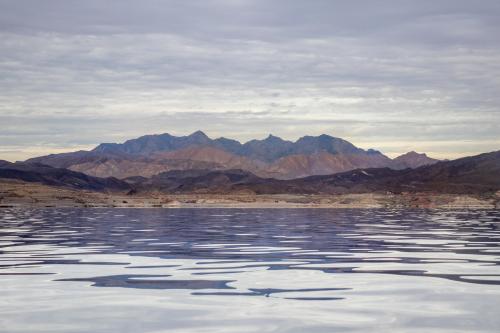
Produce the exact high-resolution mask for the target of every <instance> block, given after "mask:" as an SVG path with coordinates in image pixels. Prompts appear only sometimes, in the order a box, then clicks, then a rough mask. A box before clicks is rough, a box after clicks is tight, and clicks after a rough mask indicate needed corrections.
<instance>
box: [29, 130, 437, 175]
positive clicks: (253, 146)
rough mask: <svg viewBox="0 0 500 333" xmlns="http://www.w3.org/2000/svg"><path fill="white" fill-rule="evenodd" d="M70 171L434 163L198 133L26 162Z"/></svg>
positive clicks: (334, 146) (321, 170)
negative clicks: (213, 137)
mask: <svg viewBox="0 0 500 333" xmlns="http://www.w3.org/2000/svg"><path fill="white" fill-rule="evenodd" d="M26 162H28V163H42V164H46V165H50V166H53V167H57V168H68V169H71V170H74V171H79V172H83V173H86V174H88V175H91V176H95V177H116V178H120V179H123V178H128V177H133V176H141V177H151V176H153V175H156V174H160V173H162V172H168V171H171V170H193V169H208V170H214V171H215V170H231V169H242V170H246V171H249V172H251V173H254V174H255V175H257V176H260V177H264V178H270V177H272V178H277V179H294V178H298V177H306V176H311V175H328V174H333V173H339V172H346V171H349V170H354V169H359V168H380V167H388V168H393V169H405V168H415V167H419V166H422V165H427V164H432V163H435V162H437V160H434V159H431V158H428V157H427V156H426V155H425V154H417V153H414V152H411V153H408V154H406V155H403V156H400V157H398V158H396V159H394V160H391V159H390V158H388V157H387V156H385V155H383V154H382V153H380V152H379V151H376V150H372V149H368V150H364V149H361V148H358V147H356V146H354V145H353V144H352V143H350V142H348V141H345V140H343V139H340V138H335V137H332V136H329V135H325V134H323V135H320V136H304V137H302V138H300V139H298V140H297V141H295V142H292V141H287V140H283V139H281V138H279V137H276V136H273V135H269V136H268V137H267V138H265V139H263V140H250V141H248V142H246V143H243V144H242V143H240V142H238V141H236V140H232V139H227V138H218V139H211V138H209V137H208V136H206V135H205V133H203V132H201V131H197V132H194V133H192V134H191V135H188V136H180V137H178V136H173V135H170V134H167V133H165V134H159V135H146V136H142V137H140V138H137V139H132V140H128V141H125V142H124V143H120V144H119V143H103V144H100V145H98V146H97V147H96V148H95V149H93V150H92V151H77V152H73V153H64V154H53V155H48V156H41V157H37V158H33V159H30V160H27V161H26Z"/></svg>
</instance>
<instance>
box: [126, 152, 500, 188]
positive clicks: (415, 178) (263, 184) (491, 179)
mask: <svg viewBox="0 0 500 333" xmlns="http://www.w3.org/2000/svg"><path fill="white" fill-rule="evenodd" d="M133 183H134V185H133V186H134V187H135V188H136V189H138V190H139V191H145V192H147V191H152V190H158V191H164V192H167V193H220V194H230V193H241V192H247V193H256V194H283V193H290V194H292V193H293V194H299V193H300V194H344V193H371V192H392V193H401V192H433V193H457V194H460V193H464V194H481V195H486V194H488V193H489V194H492V193H495V192H496V191H499V190H500V151H497V152H492V153H486V154H481V155H477V156H472V157H466V158H461V159H457V160H454V161H444V162H439V163H436V164H433V165H427V166H422V167H419V168H417V169H404V170H394V169H389V168H368V169H358V170H353V171H348V172H344V173H338V174H333V175H327V176H310V177H305V178H300V179H293V180H277V179H264V178H261V177H258V176H256V175H254V174H252V173H250V172H248V171H244V170H219V171H213V170H190V171H174V172H166V173H161V174H159V175H156V176H153V177H151V178H149V179H138V180H137V179H136V181H133Z"/></svg>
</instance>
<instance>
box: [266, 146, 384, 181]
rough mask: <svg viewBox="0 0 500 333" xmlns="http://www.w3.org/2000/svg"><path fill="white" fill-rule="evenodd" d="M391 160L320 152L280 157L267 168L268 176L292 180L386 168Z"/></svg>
mask: <svg viewBox="0 0 500 333" xmlns="http://www.w3.org/2000/svg"><path fill="white" fill-rule="evenodd" d="M390 163H391V160H390V159H389V158H387V157H386V156H384V155H381V154H373V155H358V154H335V155H334V154H330V153H326V152H320V153H316V154H311V155H291V156H287V157H282V158H280V159H279V160H278V161H276V162H274V163H273V164H271V165H270V166H269V167H268V168H267V170H266V171H267V174H268V175H269V176H272V177H275V178H278V179H293V178H300V177H307V176H311V175H329V174H333V173H338V172H345V171H349V170H354V169H359V168H377V167H386V166H387V165H388V164H390Z"/></svg>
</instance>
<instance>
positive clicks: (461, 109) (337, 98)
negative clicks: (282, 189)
mask: <svg viewBox="0 0 500 333" xmlns="http://www.w3.org/2000/svg"><path fill="white" fill-rule="evenodd" d="M498 36H500V1H497V0H491V1H488V0H482V1H458V0H450V1H436V0H434V1H421V0H420V1H417V0H415V1H405V0H393V1H377V0H366V1H352V0H351V1H334V0H302V1H298V0H297V1H296V0H203V1H202V0H200V1H187V0H183V1H182V0H179V1H147V0H141V1H131V0H126V1H124V0H119V1H118V0H117V1H103V0H86V1H82V0H78V1H72V0H44V1H40V0H26V1H23V0H12V1H4V0H0V159H9V160H16V159H25V158H27V157H31V156H35V155H41V154H46V153H50V152H62V151H70V150H76V149H88V148H92V147H93V146H95V145H97V144H98V143H101V142H120V141H123V140H126V139H129V138H133V137H137V136H140V135H144V134H152V133H164V132H168V133H171V134H178V135H185V134H189V133H190V132H193V131H195V130H198V129H201V130H204V131H205V132H206V133H207V134H208V135H209V136H212V137H219V136H227V137H232V138H236V139H239V140H241V141H245V140H248V139H251V138H263V137H265V136H267V134H269V133H273V134H275V135H279V136H282V137H284V138H286V139H293V140H294V139H297V138H298V137H300V136H303V135H308V134H309V135H318V134H321V133H327V134H330V135H333V136H338V137H342V138H345V139H347V140H350V141H351V142H353V143H354V144H356V145H358V146H361V147H363V148H375V149H378V150H381V151H382V152H384V153H386V154H388V155H390V156H394V155H397V154H399V153H403V152H406V151H408V150H417V151H424V152H427V153H429V154H430V155H432V156H435V157H440V158H454V157H458V156H464V155H471V154H476V153H480V152H485V151H492V150H498V149H500V38H499V37H498Z"/></svg>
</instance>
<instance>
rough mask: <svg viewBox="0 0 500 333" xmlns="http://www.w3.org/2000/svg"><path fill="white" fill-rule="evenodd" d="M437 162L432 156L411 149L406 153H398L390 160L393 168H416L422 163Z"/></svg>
mask: <svg viewBox="0 0 500 333" xmlns="http://www.w3.org/2000/svg"><path fill="white" fill-rule="evenodd" d="M437 162H439V160H436V159H434V158H430V157H428V156H427V155H426V154H424V153H422V154H419V153H417V152H414V151H411V152H408V153H406V154H403V155H400V156H398V157H396V158H395V159H393V160H392V168H393V169H406V168H412V169H414V168H418V167H420V166H423V165H431V164H435V163H437Z"/></svg>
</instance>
